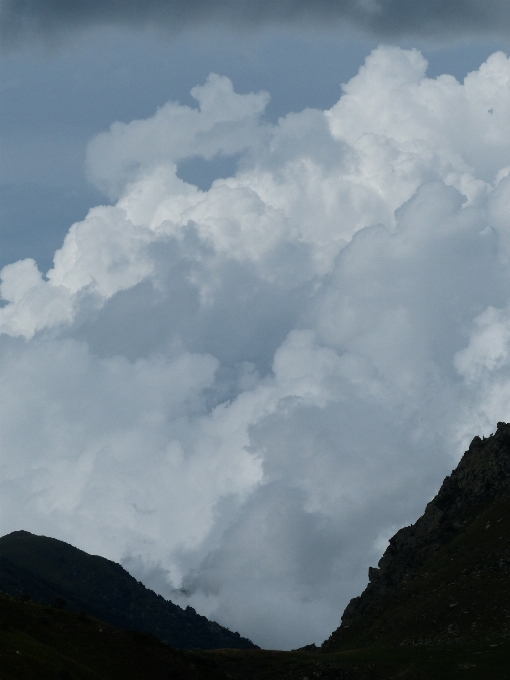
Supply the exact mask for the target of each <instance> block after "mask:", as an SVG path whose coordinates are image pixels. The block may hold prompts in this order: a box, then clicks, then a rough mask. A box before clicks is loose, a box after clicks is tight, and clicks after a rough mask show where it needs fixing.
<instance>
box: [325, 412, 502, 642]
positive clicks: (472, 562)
mask: <svg viewBox="0 0 510 680" xmlns="http://www.w3.org/2000/svg"><path fill="white" fill-rule="evenodd" d="M368 576H369V584H368V585H367V587H366V589H365V590H364V592H363V593H362V594H361V595H360V596H359V597H355V598H353V599H352V600H351V601H350V603H349V604H348V605H347V607H346V609H345V611H344V613H343V616H342V620H341V625H340V627H339V628H338V629H337V630H336V631H335V632H334V633H333V634H332V635H331V637H330V638H329V640H327V641H326V642H325V643H324V645H323V649H324V651H331V650H338V649H345V648H347V647H351V648H352V647H353V646H368V645H377V644H399V645H402V644H432V643H434V642H444V641H448V640H450V641H453V640H456V641H459V642H460V641H464V642H467V641H468V640H475V639H480V636H482V635H483V636H484V639H487V640H488V639H491V640H492V642H493V643H494V644H499V642H501V641H502V640H504V639H508V638H510V425H509V424H506V423H498V425H497V430H496V433H495V434H493V435H491V436H490V437H488V438H487V439H480V437H475V438H474V439H473V441H472V442H471V445H470V447H469V449H468V450H467V451H466V452H465V454H464V455H463V457H462V459H461V461H460V463H459V464H458V466H457V468H456V469H455V470H454V471H453V472H452V474H451V475H449V476H448V477H446V479H445V480H444V482H443V484H442V486H441V488H440V490H439V492H438V494H437V495H436V497H435V498H434V499H433V500H432V501H431V502H430V503H429V504H428V505H427V507H426V509H425V512H424V514H423V515H422V516H421V517H420V518H419V519H418V521H417V522H416V523H415V524H413V525H411V526H408V527H404V528H403V529H400V530H399V531H398V532H397V533H396V534H395V535H394V536H393V538H391V539H390V541H389V546H388V548H387V549H386V551H385V553H384V554H383V556H382V557H381V559H380V560H379V564H378V567H377V568H373V567H371V568H370V569H369V572H368Z"/></svg>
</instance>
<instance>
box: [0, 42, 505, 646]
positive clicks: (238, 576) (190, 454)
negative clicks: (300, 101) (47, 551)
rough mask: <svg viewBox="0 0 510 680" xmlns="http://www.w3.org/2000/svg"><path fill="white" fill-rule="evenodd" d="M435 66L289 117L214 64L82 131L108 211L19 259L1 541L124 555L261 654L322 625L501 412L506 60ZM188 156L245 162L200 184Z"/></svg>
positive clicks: (11, 291)
mask: <svg viewBox="0 0 510 680" xmlns="http://www.w3.org/2000/svg"><path fill="white" fill-rule="evenodd" d="M426 68H427V63H426V61H425V60H424V58H423V57H422V56H421V54H420V53H419V52H418V51H417V50H407V51H406V50H401V49H398V48H393V47H381V48H379V49H377V50H375V51H374V52H373V53H372V54H371V55H370V56H369V57H368V58H367V60H366V63H365V65H364V66H363V67H362V68H361V69H360V71H359V73H358V75H357V76H355V77H354V78H353V79H351V80H350V81H349V82H348V83H347V84H346V85H345V86H344V91H343V94H342V96H341V98H340V100H339V101H338V103H337V104H335V105H334V106H333V107H332V108H331V109H330V110H328V111H321V110H317V109H306V110H304V111H302V112H300V113H292V114H289V115H287V116H285V117H282V118H280V119H279V120H278V122H277V123H270V122H268V120H267V119H266V118H265V117H264V111H265V108H266V106H267V104H268V101H269V95H268V94H267V93H264V92H261V93H250V94H242V95H241V94H237V93H236V92H235V89H234V86H233V85H232V83H231V82H230V80H229V79H228V78H225V77H221V76H218V75H215V74H212V75H211V76H210V77H209V78H208V80H207V81H206V82H205V83H204V84H201V85H199V86H197V87H195V88H194V89H193V90H192V96H193V98H194V100H195V102H196V106H184V105H181V104H178V103H175V102H169V103H167V104H165V105H164V106H162V107H160V108H159V109H158V110H157V112H156V113H155V114H154V115H153V116H152V117H150V118H146V119H142V120H135V121H132V122H130V123H127V124H126V123H118V122H117V123H114V124H113V125H112V126H111V128H110V129H109V130H108V131H106V132H104V133H101V134H100V135H97V136H96V137H95V138H93V139H92V140H91V142H90V144H89V147H88V156H87V172H88V175H89V177H90V178H91V180H92V181H93V182H94V184H95V185H96V187H97V188H99V189H100V190H101V191H103V192H104V193H105V195H107V196H108V200H109V201H110V200H111V201H112V202H113V205H103V206H96V207H94V208H92V209H91V210H90V211H89V213H88V215H87V217H86V219H85V220H83V221H82V222H78V223H76V224H74V225H72V227H71V228H70V230H69V232H68V234H67V236H66V238H65V241H64V243H63V245H62V247H61V248H60V249H59V250H58V251H57V252H56V253H55V258H54V266H53V268H52V269H51V270H49V271H48V272H46V274H45V275H43V274H42V273H41V272H40V271H39V270H38V268H37V265H36V263H35V262H34V260H32V259H30V258H27V259H25V260H20V261H17V262H14V263H12V264H9V265H7V266H6V267H4V269H3V270H2V272H1V279H2V283H1V287H0V293H1V295H2V298H3V300H4V303H5V304H4V306H3V307H1V308H0V324H1V326H0V329H1V331H2V335H1V336H0V372H1V373H0V374H1V376H2V378H1V380H2V407H1V409H0V421H1V422H0V432H1V435H0V437H1V450H2V451H3V462H2V470H3V472H2V482H1V494H2V530H3V532H7V531H11V530H14V529H19V528H24V529H27V530H29V531H33V532H35V533H43V534H48V535H52V536H56V537H58V538H61V539H63V540H67V541H69V542H71V543H73V544H75V545H78V546H79V547H80V548H83V549H85V550H87V551H89V552H93V553H97V554H101V555H104V556H106V557H109V558H111V559H114V560H118V561H123V563H124V564H125V565H126V567H127V568H129V569H130V570H131V571H132V573H134V574H135V575H136V576H137V577H138V578H141V579H142V580H143V581H144V582H145V583H147V584H148V585H150V586H151V587H154V588H156V589H157V590H158V592H161V593H162V594H164V595H166V596H170V597H172V598H173V599H174V600H175V601H178V602H179V603H181V604H191V605H192V606H194V607H195V608H196V609H197V610H198V611H200V612H201V613H204V614H205V615H208V616H210V617H212V618H215V619H216V620H218V621H219V622H220V623H222V624H224V625H227V626H228V627H229V628H231V629H236V630H239V632H241V634H243V635H245V636H248V637H251V638H252V639H253V640H254V641H255V642H256V643H257V644H259V645H262V646H266V647H273V648H275V647H280V648H288V647H296V646H299V645H302V644H306V643H309V642H311V641H316V642H320V641H322V640H323V639H324V638H325V637H327V636H328V635H329V633H330V632H331V631H332V630H333V629H334V628H335V627H336V625H337V624H338V620H339V618H340V614H341V612H342V609H343V607H344V606H345V605H346V604H347V602H348V600H349V599H350V597H352V596H354V595H356V594H358V592H359V590H360V589H361V588H362V587H363V585H364V584H365V582H366V573H367V568H368V566H369V565H370V564H375V563H376V561H377V559H378V557H379V556H380V554H381V552H382V550H383V549H384V545H385V541H386V540H387V538H388V537H389V536H390V535H391V534H392V533H393V532H394V530H395V529H396V528H398V527H399V526H401V525H402V524H404V523H407V522H410V521H413V520H414V519H416V517H417V516H418V515H419V514H421V512H422V510H423V507H424V505H425V503H426V502H427V501H428V500H429V498H430V497H431V496H432V495H433V493H434V492H435V490H436V489H437V487H438V485H439V483H440V481H441V480H442V478H443V477H444V475H445V474H447V473H448V472H449V471H450V470H451V468H452V467H453V466H454V465H455V462H456V460H457V459H458V457H459V456H460V454H461V452H462V451H463V450H464V448H465V447H466V445H467V443H468V442H469V440H470V438H471V437H472V436H474V435H475V434H489V433H490V432H491V431H493V430H494V429H495V424H496V422H497V421H498V420H508V408H509V402H510V380H509V378H510V370H509V369H510V312H509V306H508V303H509V292H510V289H509V286H510V279H509V274H508V271H509V269H508V262H509V255H510V238H509V237H510V230H509V229H510V223H509V220H508V214H509V211H508V208H509V203H510V164H509V158H510V129H509V127H510V123H509V121H510V86H509V83H510V63H509V60H508V58H507V57H506V56H505V55H504V54H502V53H495V54H494V55H492V56H491V57H490V58H489V59H488V60H487V61H486V62H485V63H484V64H482V65H481V66H480V68H479V70H478V71H475V72H473V73H470V74H469V75H468V76H467V77H466V79H465V80H464V82H463V83H459V82H458V81H457V80H456V79H455V78H453V77H452V76H448V75H444V76H440V77H438V78H434V79H432V78H427V77H426V75H425V74H426ZM193 159H199V161H200V162H204V163H208V162H215V159H216V161H217V162H218V163H221V164H223V165H222V167H229V165H228V163H229V162H230V161H231V162H232V163H234V162H235V164H236V165H235V167H236V168H237V169H236V171H235V174H233V175H231V176H229V177H225V178H222V179H216V180H215V181H213V183H212V185H211V186H210V188H208V189H207V190H201V189H199V188H198V187H196V186H194V185H193V184H191V183H189V182H186V181H184V180H183V179H182V178H181V177H180V175H179V173H180V169H182V168H185V167H186V164H187V163H188V164H189V163H190V162H192V161H193ZM230 167H232V166H230ZM225 174H226V173H225ZM183 176H185V173H183Z"/></svg>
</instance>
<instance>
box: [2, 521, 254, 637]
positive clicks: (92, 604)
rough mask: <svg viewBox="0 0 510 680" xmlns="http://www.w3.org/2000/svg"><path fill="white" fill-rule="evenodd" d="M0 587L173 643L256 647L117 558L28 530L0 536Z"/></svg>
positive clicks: (18, 594) (6, 591)
mask: <svg viewBox="0 0 510 680" xmlns="http://www.w3.org/2000/svg"><path fill="white" fill-rule="evenodd" d="M0 590H2V591H3V592H5V593H8V594H9V595H14V596H18V597H19V596H21V595H23V594H30V597H31V598H32V599H33V600H34V601H36V602H40V603H43V604H48V605H50V604H51V605H53V604H56V605H57V606H65V608H66V609H68V610H70V611H77V612H79V611H84V612H87V613H88V614H90V615H92V616H94V617H96V618H98V619H101V620H102V621H105V622H106V623H109V624H110V625H112V626H116V627H118V628H123V629H136V630H139V631H143V632H146V633H150V634H152V635H154V636H155V637H157V638H158V639H159V640H161V641H164V642H166V643H167V644H169V645H170V646H172V647H176V648H181V649H190V648H200V649H219V648H233V649H257V647H256V645H254V644H253V643H252V642H251V641H250V640H248V639H246V638H243V637H241V636H240V635H239V633H233V632H231V631H230V630H228V629H227V628H224V627H223V626H220V625H219V624H218V623H215V622H214V621H209V620H208V619H207V618H206V617H205V616H200V614H197V613H196V611H195V610H194V609H193V608H192V607H187V608H186V609H182V608H181V607H179V606H178V605H176V604H174V603H173V602H170V601H169V600H165V599H164V598H163V597H161V595H157V594H156V593H155V592H154V591H152V590H149V589H148V588H146V587H145V586H144V585H143V584H142V583H140V582H139V581H137V580H136V579H135V578H133V576H131V575H130V574H129V573H128V572H127V571H126V570H125V569H124V568H123V567H121V566H120V564H116V563H115V562H112V561H111V560H107V559H105V558H104V557H99V556H95V555H89V554H87V553H86V552H84V551H83V550H79V549H78V548H75V547H73V546H72V545H69V544H67V543H64V542H63V541H59V540H57V539H55V538H48V537H46V536H35V535H34V534H31V533H29V532H28V531H14V532H12V533H10V534H7V535H6V536H3V537H2V538H0ZM64 603H65V604H64Z"/></svg>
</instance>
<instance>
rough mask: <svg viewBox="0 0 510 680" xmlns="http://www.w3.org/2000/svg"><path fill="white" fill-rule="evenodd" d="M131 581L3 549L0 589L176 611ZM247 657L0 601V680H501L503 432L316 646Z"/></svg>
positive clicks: (23, 547)
mask: <svg viewBox="0 0 510 680" xmlns="http://www.w3.org/2000/svg"><path fill="white" fill-rule="evenodd" d="M89 569H90V571H89ZM94 570H95V571H94ZM126 579H127V580H126ZM133 581H134V584H136V586H137V587H141V588H143V586H141V584H138V583H137V582H136V581H135V580H134V579H132V577H130V576H129V575H128V574H127V573H126V572H125V571H124V570H123V569H122V567H120V566H119V565H116V564H114V563H113V562H109V561H108V560H104V559H103V558H99V557H90V555H86V554H85V553H82V552H81V551H78V550H76V548H72V547H71V546H68V545H66V544H65V543H61V542H60V541H54V539H45V538H44V537H37V536H32V535H31V534H27V533H26V532H15V534H9V535H8V536H5V537H4V538H2V539H0V589H3V590H5V589H6V586H8V587H10V588H11V589H15V590H16V593H15V594H18V595H19V594H20V593H22V592H23V591H28V592H31V593H32V595H33V597H34V598H35V597H39V598H40V599H44V601H46V602H47V601H50V600H52V601H54V598H55V597H62V598H66V599H68V605H67V607H68V608H73V609H75V610H76V609H84V610H86V611H88V612H90V614H92V613H93V612H92V609H93V607H97V610H99V609H101V611H103V612H105V613H108V612H109V613H110V615H111V616H117V615H119V612H122V613H123V615H124V616H125V611H126V603H127V602H133V605H134V609H133V613H132V614H131V613H130V611H131V610H129V611H128V615H127V616H128V618H129V623H130V627H132V628H135V627H137V626H138V624H144V623H145V622H146V620H149V621H154V617H153V613H154V611H155V609H156V605H154V604H152V603H153V602H154V598H156V600H157V601H158V602H160V601H162V602H163V603H164V604H166V605H170V607H171V609H170V611H174V609H173V608H175V609H177V610H179V608H178V607H175V605H172V603H165V601H164V600H163V598H158V596H156V595H155V594H154V593H151V591H147V589H143V591H145V594H143V592H142V591H141V594H140V599H139V600H137V599H136V598H134V597H133V595H132V593H131V591H129V589H128V586H129V587H132V588H134V585H133ZM123 589H124V590H123ZM126 589H127V590H126ZM110 591H111V592H110ZM11 592H12V590H11ZM137 592H138V591H137ZM41 596H44V598H43V597H41ZM52 598H53V599H52ZM73 598H74V599H73ZM144 598H146V599H144ZM144 603H147V606H146V608H145V609H144V606H145V604H144ZM55 604H57V605H61V604H62V602H58V601H57V602H56V603H55ZM140 604H143V606H140ZM158 606H159V605H158ZM134 611H136V612H138V613H137V614H136V616H135V614H134ZM179 611H180V612H181V615H182V614H183V613H184V614H186V611H187V610H186V611H185V612H183V611H182V610H179ZM143 613H146V617H145V618H144V616H143V615H142V614H143ZM101 616H102V618H103V619H104V618H105V616H104V615H101ZM196 616H197V615H196V614H195V617H196ZM156 618H157V617H156ZM199 618H200V619H202V620H203V622H204V625H205V626H206V627H207V625H213V626H214V625H217V624H211V623H210V622H207V620H206V619H203V617H199ZM110 620H111V618H110ZM124 620H125V619H124ZM122 625H123V627H126V625H125V623H123V624H122ZM184 628H185V626H184ZM144 629H145V630H147V629H146V628H144ZM221 630H225V629H221ZM156 631H157V632H156V635H158V636H159V637H161V630H159V631H158V629H157V628H156ZM227 633H229V634H230V635H235V634H232V633H230V632H229V631H227ZM246 642H248V641H246ZM250 644H251V643H250ZM197 646H198V645H197ZM222 646H224V647H227V646H228V647H233V645H232V644H228V645H227V644H224V645H222ZM253 647H254V646H253V645H252V648H251V649H239V648H238V649H209V650H207V649H201V650H200V649H192V650H182V651H181V650H174V649H170V648H169V647H168V646H166V645H164V644H161V643H160V642H158V640H156V639H155V638H153V637H151V636H149V635H146V634H139V633H136V632H135V631H126V630H118V629H115V628H111V627H110V626H106V625H105V624H103V623H102V622H101V621H98V620H97V619H94V618H92V617H91V616H89V615H87V614H84V613H83V612H82V613H76V611H64V610H60V609H58V607H55V606H52V607H48V606H46V605H42V604H38V603H35V602H31V601H28V599H27V598H26V597H25V598H24V599H23V598H19V597H18V598H15V597H11V596H8V595H1V594H0V678H1V679H2V680H4V678H6V679H9V678H17V679H19V680H25V679H26V680H46V679H48V680H55V679H58V680H88V678H90V680H92V679H94V680H117V678H122V679H123V680H146V679H147V678H151V680H158V679H159V678H161V679H162V680H163V678H175V680H181V679H182V680H187V679H188V678H189V680H227V679H228V680H282V679H285V680H304V679H305V678H307V679H308V680H312V678H313V680H396V679H397V678H401V679H402V680H452V679H453V680H454V679H455V678H466V679H469V680H510V424H505V423H498V426H497V431H496V433H495V434H494V435H492V436H490V437H488V438H487V439H480V438H479V437H475V438H474V439H473V441H472V442H471V445H470V447H469V449H468V451H466V453H465V454H464V456H463V458H462V460H461V461H460V463H459V465H458V466H457V468H456V469H455V470H454V471H453V472H452V474H451V475H450V476H449V477H447V478H446V479H445V480H444V482H443V484H442V486H441V488H440V490H439V493H438V494H437V496H436V497H435V498H434V499H433V500H432V501H431V502H430V503H429V504H428V505H427V507H426V509H425V512H424V514H423V515H422V517H420V519H419V520H418V521H417V522H416V523H415V524H413V525H412V526H409V527H405V528H403V529H401V530H400V531H398V532H397V533H396V534H395V536H394V537H393V538H392V539H391V540H390V544H389V547H388V549H387V550H386V552H385V553H384V555H383V556H382V558H381V560H380V561H379V566H378V568H371V569H370V570H369V584H368V586H367V588H366V589H365V591H364V592H363V593H362V594H361V595H360V596H359V597H357V598H354V599H353V600H351V602H350V603H349V605H348V606H347V608H346V610H345V612H344V614H343V616H342V622H341V625H340V627H339V628H338V629H337V630H336V631H335V632H334V633H333V634H332V635H331V637H330V638H329V639H328V640H327V641H326V642H325V643H324V644H323V645H322V647H321V648H316V647H315V646H314V645H308V646H307V647H305V648H302V649H301V650H295V651H292V652H281V651H272V650H262V649H255V648H253Z"/></svg>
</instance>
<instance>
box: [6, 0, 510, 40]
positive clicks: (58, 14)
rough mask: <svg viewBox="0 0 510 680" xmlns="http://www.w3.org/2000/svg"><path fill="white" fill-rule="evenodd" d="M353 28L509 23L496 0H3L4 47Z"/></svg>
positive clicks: (410, 30)
mask: <svg viewBox="0 0 510 680" xmlns="http://www.w3.org/2000/svg"><path fill="white" fill-rule="evenodd" d="M206 23H210V24H227V25H230V26H238V27H243V28H251V27H256V26H260V25H269V24H284V23H294V24H306V25H307V26H309V25H310V24H316V25H328V26H330V25H335V24H337V25H342V24H350V25H354V26H356V27H358V28H360V29H362V30H364V31H368V32H370V33H372V34H375V35H377V36H379V37H387V38H393V39H395V38H399V37H400V38H402V37H407V36H422V37H427V36H428V37H430V36H434V37H438V36H447V35H450V34H452V33H455V34H456V35H459V33H461V34H462V33H463V34H473V33H477V34H479V33H480V32H482V33H501V32H504V31H506V30H508V27H509V25H510V8H509V5H508V3H506V2H504V1H503V0H485V2H482V1H481V0H427V1H425V2H424V1H423V0H422V1H421V2H412V1H410V0H315V2H309V1H308V0H187V1H186V2H182V1H179V0H145V1H144V2H141V1H140V0H67V1H66V0H39V1H37V0H3V1H2V3H1V33H2V38H3V40H4V43H5V44H9V43H11V44H12V43H15V42H18V41H19V40H23V39H24V38H25V39H26V38H28V37H31V36H46V37H55V36H56V35H58V34H59V33H60V32H62V31H66V30H68V29H80V28H85V27H89V26H93V25H99V24H127V25H133V26H140V25H159V26H165V27H166V28H168V29H170V30H171V31H175V32H178V31H181V30H183V29H186V28H188V27H192V26H197V25H202V24H206Z"/></svg>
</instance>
